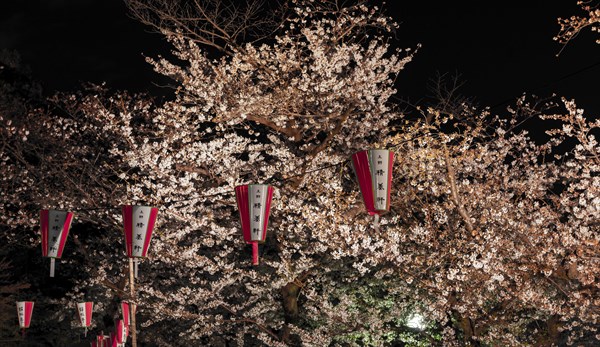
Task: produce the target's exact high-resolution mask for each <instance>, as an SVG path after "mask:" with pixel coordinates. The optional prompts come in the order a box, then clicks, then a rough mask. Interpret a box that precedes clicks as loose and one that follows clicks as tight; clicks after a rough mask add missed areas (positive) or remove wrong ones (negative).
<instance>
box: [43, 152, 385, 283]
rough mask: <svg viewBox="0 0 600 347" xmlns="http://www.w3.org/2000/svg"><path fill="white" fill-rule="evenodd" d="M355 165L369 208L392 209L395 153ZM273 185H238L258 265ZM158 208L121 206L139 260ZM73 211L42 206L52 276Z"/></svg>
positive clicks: (131, 251) (356, 160) (130, 251)
mask: <svg viewBox="0 0 600 347" xmlns="http://www.w3.org/2000/svg"><path fill="white" fill-rule="evenodd" d="M351 159H352V166H353V169H354V173H355V175H356V178H357V181H358V184H359V188H360V191H361V194H362V197H363V201H364V203H365V207H366V209H367V212H368V213H369V214H370V215H373V216H375V221H376V225H375V226H376V228H377V221H378V219H379V215H380V214H381V213H382V212H385V211H389V208H390V196H391V185H392V169H393V163H394V153H393V152H392V151H389V150H385V149H375V150H367V151H361V152H357V153H355V154H354V155H352V158H351ZM273 192H274V188H273V187H272V186H270V185H266V184H249V185H241V186H237V187H236V188H235V196H236V202H237V206H238V210H239V214H240V222H241V227H242V233H243V237H244V240H245V241H246V243H248V244H251V245H252V264H253V265H258V263H259V261H258V253H259V252H258V244H259V243H264V241H265V239H266V235H267V226H268V222H269V214H270V209H271V201H272V198H273ZM157 215H158V208H156V207H149V206H133V205H126V206H123V207H122V216H123V231H124V236H125V245H126V251H127V256H128V257H130V258H133V259H134V265H135V276H136V277H137V260H138V259H140V258H145V257H146V256H147V254H148V249H149V246H150V241H151V239H152V231H153V229H154V225H155V223H156V218H157ZM73 216H74V215H73V212H66V211H57V210H42V211H41V234H42V255H43V256H44V257H49V258H50V277H54V272H55V259H60V258H61V256H62V252H63V250H64V246H65V243H66V240H67V236H68V235H69V229H70V226H71V223H72V221H73Z"/></svg>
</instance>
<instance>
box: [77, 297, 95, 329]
mask: <svg viewBox="0 0 600 347" xmlns="http://www.w3.org/2000/svg"><path fill="white" fill-rule="evenodd" d="M93 310H94V303H93V302H91V301H87V302H79V303H77V312H78V313H79V323H80V324H81V326H82V327H86V328H89V327H90V326H91V325H92V312H93Z"/></svg>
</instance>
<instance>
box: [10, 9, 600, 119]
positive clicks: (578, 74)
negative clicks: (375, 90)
mask: <svg viewBox="0 0 600 347" xmlns="http://www.w3.org/2000/svg"><path fill="white" fill-rule="evenodd" d="M383 7H384V8H385V9H386V10H387V13H388V14H389V15H390V16H392V17H393V18H394V19H396V20H397V21H398V22H399V23H400V29H399V30H398V32H397V33H396V36H397V44H398V46H399V47H415V46H416V45H417V43H421V44H422V45H423V47H422V48H421V49H420V51H419V53H418V54H417V56H416V57H415V59H414V61H413V62H412V63H410V64H409V65H408V66H407V67H406V69H405V70H404V71H403V72H401V74H400V76H399V77H398V80H397V85H398V97H400V98H402V99H408V100H410V101H411V102H413V103H419V102H423V101H425V100H427V97H428V96H429V95H430V94H431V93H430V92H428V90H427V85H428V84H430V83H431V82H430V80H431V79H432V78H435V76H436V75H437V74H438V73H450V74H456V73H458V74H460V76H461V77H460V78H461V80H462V81H463V82H464V83H465V84H464V87H463V88H462V89H461V92H462V94H464V95H465V96H472V97H475V101H476V102H477V103H478V104H479V105H481V106H492V107H494V111H501V109H502V107H503V106H505V105H506V103H507V102H508V101H512V100H514V98H516V97H518V96H519V95H521V94H522V93H523V92H529V93H535V94H537V95H540V96H547V95H550V94H551V93H552V92H556V93H557V94H558V95H564V96H566V97H568V98H575V99H576V100H577V102H578V106H579V107H582V108H585V109H586V111H587V112H586V113H587V114H588V116H592V117H595V116H597V115H598V113H600V101H598V98H597V95H598V77H599V76H600V45H598V44H596V43H595V39H596V37H597V35H594V34H593V33H591V32H589V30H588V31H586V32H584V33H582V34H581V35H580V36H579V37H578V38H577V39H576V40H574V41H573V42H571V43H570V44H569V45H568V46H567V47H566V48H565V49H564V50H563V52H562V53H561V55H560V56H559V57H556V54H557V53H558V52H559V51H560V49H561V48H562V46H561V45H560V44H559V43H557V42H555V41H553V40H552V38H553V36H555V35H556V33H557V32H558V30H559V26H558V24H557V21H556V18H557V17H568V16H571V15H574V14H579V15H583V12H582V11H581V10H580V9H579V7H578V6H577V5H576V0H572V1H569V0H561V1H519V2H516V1H502V2H501V1H494V2H489V1H462V2H458V1H455V2H450V1H446V2H440V4H438V3H433V2H428V1H410V2H409V1H393V2H390V4H385V5H383ZM2 48H6V49H14V50H17V51H18V52H19V53H20V54H21V56H22V60H23V63H24V64H26V65H28V66H29V67H30V68H31V71H32V73H33V77H34V78H36V79H38V80H39V81H40V82H41V83H42V86H43V90H44V93H45V94H47V95H48V94H52V93H54V92H55V91H56V90H61V91H70V90H75V89H77V88H78V87H79V86H80V82H86V81H89V82H94V83H100V82H103V81H105V82H107V85H108V87H110V88H114V89H126V90H130V91H147V92H149V93H150V94H152V95H156V96H164V95H169V94H170V93H171V90H170V89H169V88H165V87H164V86H165V85H166V84H168V83H169V80H168V79H167V78H166V77H163V76H160V75H158V74H156V73H154V72H153V71H152V68H151V66H150V65H149V64H147V63H146V62H145V61H144V55H147V56H152V57H155V56H157V55H158V54H161V53H162V54H165V53H168V52H169V50H170V48H169V45H168V44H167V43H166V42H165V40H164V39H163V37H162V36H161V35H160V34H156V33H151V32H150V29H149V28H147V27H145V26H143V25H142V24H139V23H137V22H136V21H135V20H133V19H132V18H130V17H129V16H128V14H127V9H126V7H125V5H124V4H123V2H122V1H120V0H106V1H94V0H19V1H17V0H4V1H1V2H0V49H2Z"/></svg>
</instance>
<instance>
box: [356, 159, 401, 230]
mask: <svg viewBox="0 0 600 347" xmlns="http://www.w3.org/2000/svg"><path fill="white" fill-rule="evenodd" d="M352 165H353V167H354V173H355V174H356V178H357V180H358V185H359V187H360V191H361V193H362V197H363V200H364V202H365V206H366V208H367V211H368V212H369V214H370V215H373V216H375V224H376V227H377V223H378V220H379V215H380V214H381V213H382V212H385V211H389V210H390V194H391V191H392V169H393V165H394V152H392V151H388V150H386V149H372V150H368V151H361V152H357V153H355V154H354V155H352Z"/></svg>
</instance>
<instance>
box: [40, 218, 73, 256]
mask: <svg viewBox="0 0 600 347" xmlns="http://www.w3.org/2000/svg"><path fill="white" fill-rule="evenodd" d="M40 215H41V234H42V255H43V256H44V257H50V258H58V259H60V258H61V257H62V253H63V250H64V248H65V243H66V242H67V236H69V229H70V228H71V222H72V221H73V216H74V214H73V213H72V212H67V211H58V210H42V211H41V212H40Z"/></svg>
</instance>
